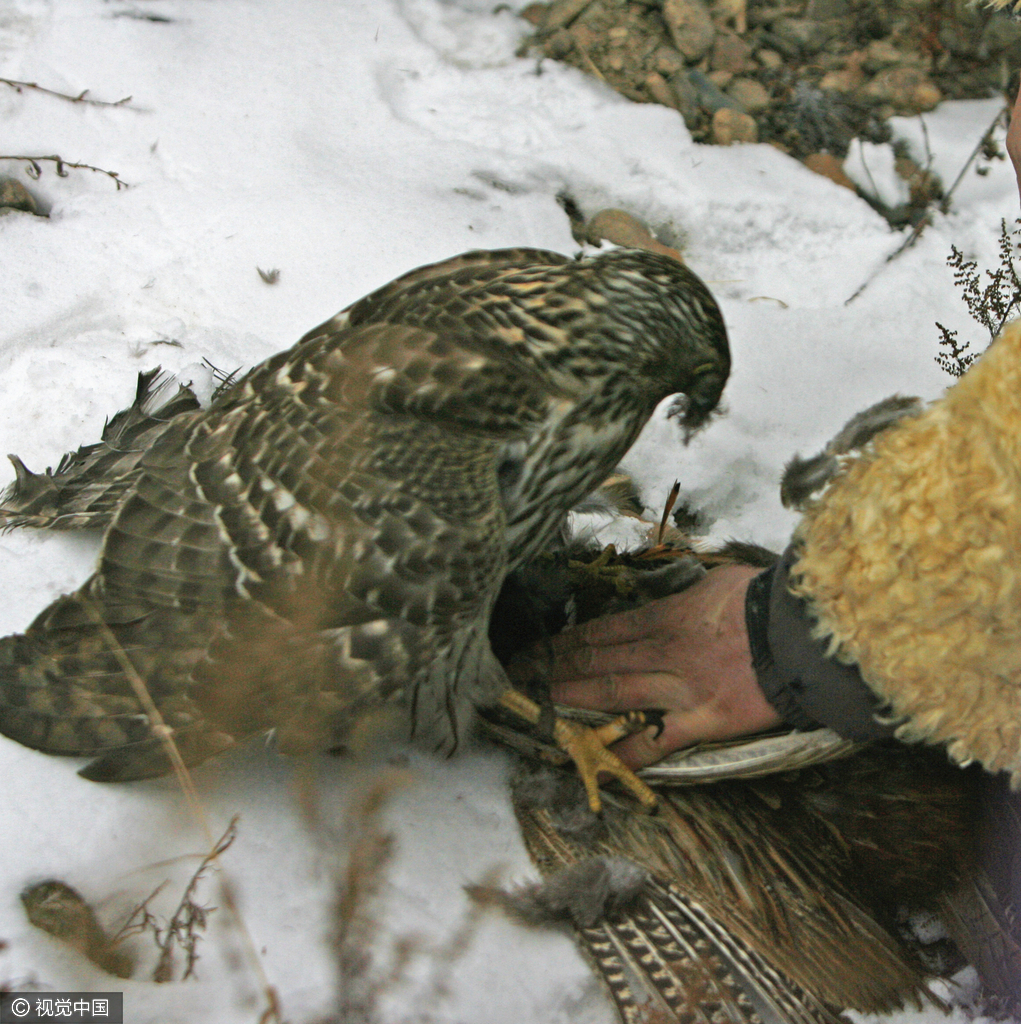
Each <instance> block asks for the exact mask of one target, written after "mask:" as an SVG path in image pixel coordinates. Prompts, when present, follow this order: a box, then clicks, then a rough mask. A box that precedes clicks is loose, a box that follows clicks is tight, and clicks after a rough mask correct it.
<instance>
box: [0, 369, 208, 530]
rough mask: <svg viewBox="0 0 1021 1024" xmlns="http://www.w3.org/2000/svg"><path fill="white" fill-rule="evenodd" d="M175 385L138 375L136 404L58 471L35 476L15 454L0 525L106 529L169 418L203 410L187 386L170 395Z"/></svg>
mask: <svg viewBox="0 0 1021 1024" xmlns="http://www.w3.org/2000/svg"><path fill="white" fill-rule="evenodd" d="M172 384H173V377H171V376H169V375H167V374H163V373H162V372H161V370H160V368H159V367H156V369H154V370H150V371H149V372H147V373H140V374H139V375H138V386H137V388H136V391H135V400H134V401H133V402H132V404H131V405H130V406H129V407H128V408H127V409H123V410H121V411H120V412H119V413H117V414H116V415H115V416H114V417H113V418H112V419H110V420H109V421H108V422H107V423H106V426H105V427H104V428H103V433H102V437H101V440H100V441H98V442H97V443H96V444H89V445H82V446H81V447H80V448H79V449H78V450H77V451H74V452H68V453H67V454H66V455H65V456H64V457H63V458H62V459H61V460H60V463H59V464H58V465H57V468H56V470H51V469H47V470H46V472H45V473H33V472H32V471H31V470H30V469H28V468H27V467H26V466H25V464H24V463H23V462H22V461H21V459H19V458H18V456H17V455H9V456H8V458H9V459H10V460H11V463H12V464H13V465H14V472H15V480H14V483H12V484H11V485H10V486H9V487H8V488H7V489H6V490H5V491H4V492H3V494H0V527H3V528H9V527H17V526H32V527H37V528H45V529H51V530H78V529H87V528H99V527H105V526H106V525H107V524H108V523H109V522H110V518H111V516H112V515H113V512H114V510H115V509H116V507H117V505H118V504H119V503H120V501H121V499H122V498H123V497H124V495H125V493H126V492H127V491H128V489H129V488H130V486H131V483H132V481H133V480H134V473H133V471H134V469H135V467H136V465H137V464H138V461H139V459H141V457H142V456H143V455H144V454H145V453H146V452H147V451H148V450H149V449H150V448H151V447H152V445H153V444H154V443H155V441H156V439H157V438H158V437H160V435H162V434H163V432H164V431H165V430H166V429H167V426H168V424H169V423H170V421H171V420H173V419H174V418H175V417H177V416H179V415H181V414H182V413H189V412H194V411H195V410H197V409H198V408H199V403H198V399H197V398H196V397H195V394H194V393H193V392H192V390H191V389H190V388H188V387H185V386H183V385H181V386H179V387H178V389H177V391H176V392H175V393H174V394H172V395H169V396H168V395H167V392H168V390H169V389H170V387H171V385H172Z"/></svg>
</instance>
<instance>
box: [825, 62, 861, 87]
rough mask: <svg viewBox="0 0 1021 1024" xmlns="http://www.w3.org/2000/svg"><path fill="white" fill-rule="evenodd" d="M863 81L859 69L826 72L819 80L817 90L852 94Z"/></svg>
mask: <svg viewBox="0 0 1021 1024" xmlns="http://www.w3.org/2000/svg"><path fill="white" fill-rule="evenodd" d="M864 81H865V75H864V74H863V73H862V70H861V68H860V67H859V68H844V69H843V70H841V71H827V72H826V74H825V75H823V76H822V78H820V79H819V88H820V89H827V90H829V91H830V92H854V90H855V89H857V88H858V87H859V86H860V85H861V84H862V82H864Z"/></svg>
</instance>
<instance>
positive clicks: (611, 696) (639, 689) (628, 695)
mask: <svg viewBox="0 0 1021 1024" xmlns="http://www.w3.org/2000/svg"><path fill="white" fill-rule="evenodd" d="M684 689H685V687H684V684H683V682H682V681H681V680H680V679H678V677H677V676H676V675H674V674H673V673H672V672H639V673H622V674H614V673H605V674H603V675H601V676H597V677H595V678H592V679H566V680H563V681H559V682H554V683H553V684H552V685H551V686H550V697H551V698H552V699H553V700H554V701H556V702H557V703H558V704H567V705H569V706H571V707H575V708H586V709H587V710H589V711H606V712H609V713H611V714H613V713H615V712H620V711H644V710H646V709H647V708H662V707H672V706H676V705H677V703H678V701H681V700H683V699H684V696H685V693H684Z"/></svg>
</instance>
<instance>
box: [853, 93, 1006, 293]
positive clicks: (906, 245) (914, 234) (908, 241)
mask: <svg viewBox="0 0 1021 1024" xmlns="http://www.w3.org/2000/svg"><path fill="white" fill-rule="evenodd" d="M1006 113H1007V106H1006V104H1004V106H1003V107H1002V108H1001V110H1000V111H999V112H998V113H997V115H996V117H994V118H993V120H992V121H991V122H990V125H989V127H988V128H987V129H986V130H985V131H984V132H983V133H982V138H980V139H979V140H978V144H977V145H976V146H975V148H974V149H973V150H972V151H971V155H970V156H969V157H968V159H967V160H965V162H964V166H963V167H962V168H961V170H960V173H959V174H958V175H957V177H956V178H955V179H954V183H953V185H951V186H950V188H949V189H948V190H947V193H946V195H945V196H944V197H943V201H942V202H941V203H940V205H939V209H940V213H946V212H947V211H948V210H949V209H950V198H951V196H953V194H954V190H955V189H956V188H957V186H958V185H960V183H961V182H962V181H963V180H964V175H965V174H966V173H967V170H968V168H969V167H971V165H972V164H973V163H974V162H975V158H976V157H977V156H978V155H979V153H981V152H982V150H983V149H984V148H985V147H986V146H987V145H988V144H989V140H990V139H991V138H992V137H993V132H994V131H996V129H997V127H998V126H999V125H1000V123H1001V121H1002V120H1003V118H1004V116H1005V115H1006ZM922 134H923V136H924V138H925V149H926V153H927V154H928V160H927V162H926V167H927V168H928V166H929V164H931V163H932V153H931V151H930V150H929V132H928V129H927V128H926V126H925V122H924V121H922ZM866 170H867V168H866ZM931 223H932V218H931V217H930V216H929V214H928V213H926V215H925V216H924V217H922V219H921V220H920V221H919V222H918V223H917V224H916V225H915V226H914V228H913V229H912V231H911V234H909V235H908V237H907V238H905V239H904V241H903V242H901V244H900V245H899V246H897V248H896V249H894V251H893V252H891V253H890V255H889V256H887V257H886V259H885V260H883V264H882V266H880V267H879V269H877V270H876V271H875V272H874V273H873V274H872V275H871V276H869V277H867V278H866V279H865V280H864V281H863V282H862V283H861V285H860V286H859V287H858V290H857V291H856V292H855V293H854V294H853V295H852V296H851V297H850V298H849V299H845V300H844V305H845V306H849V305H850V304H851V303H852V302H854V300H855V299H856V298H858V296H859V295H861V293H862V292H863V291H865V289H866V288H868V286H869V285H870V284H872V282H873V281H874V280H875V279H876V278H877V277H878V276H879V274H880V273H881V271H882V269H883V267H885V266H886V264H887V263H890V262H892V261H893V260H895V259H896V258H897V257H898V256H900V254H901V253H902V252H904V251H905V250H906V249H910V248H911V247H912V246H913V245H914V244H915V242H917V241H918V239H919V238H921V237H922V232H923V231H924V230H925V229H926V228H927V227H928V226H929V224H931Z"/></svg>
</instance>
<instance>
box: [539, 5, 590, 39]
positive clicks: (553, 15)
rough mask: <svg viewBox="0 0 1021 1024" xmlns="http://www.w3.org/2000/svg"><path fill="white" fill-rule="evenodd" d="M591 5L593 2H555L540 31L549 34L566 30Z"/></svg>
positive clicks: (548, 11) (548, 10)
mask: <svg viewBox="0 0 1021 1024" xmlns="http://www.w3.org/2000/svg"><path fill="white" fill-rule="evenodd" d="M590 3H592V0H554V3H551V4H550V5H549V7H548V8H547V10H546V17H545V18H543V21H542V28H541V29H540V31H541V32H543V33H547V32H555V31H556V30H557V29H558V28H566V27H567V26H568V25H570V24H571V22H572V21H574V19H575V18H577V17H578V15H579V14H581V12H582V11H583V10H585V8H586V7H588V5H589V4H590Z"/></svg>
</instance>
